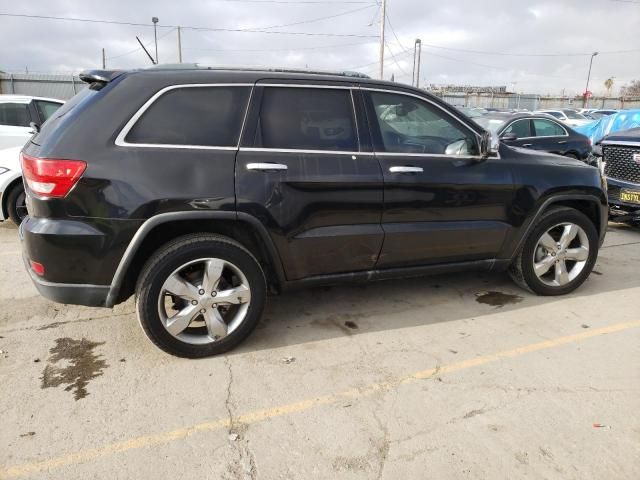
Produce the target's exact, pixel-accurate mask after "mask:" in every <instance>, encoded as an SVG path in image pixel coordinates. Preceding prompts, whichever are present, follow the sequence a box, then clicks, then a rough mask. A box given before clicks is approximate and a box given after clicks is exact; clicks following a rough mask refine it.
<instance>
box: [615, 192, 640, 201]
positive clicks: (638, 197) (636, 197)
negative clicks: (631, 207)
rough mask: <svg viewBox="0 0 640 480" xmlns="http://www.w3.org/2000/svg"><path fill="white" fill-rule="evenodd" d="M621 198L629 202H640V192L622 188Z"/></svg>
mask: <svg viewBox="0 0 640 480" xmlns="http://www.w3.org/2000/svg"><path fill="white" fill-rule="evenodd" d="M620 200H622V201H623V202H629V203H640V192H634V191H631V190H621V191H620Z"/></svg>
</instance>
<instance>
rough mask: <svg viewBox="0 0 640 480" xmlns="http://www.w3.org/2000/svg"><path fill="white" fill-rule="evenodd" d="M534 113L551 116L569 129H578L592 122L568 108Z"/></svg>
mask: <svg viewBox="0 0 640 480" xmlns="http://www.w3.org/2000/svg"><path fill="white" fill-rule="evenodd" d="M535 113H544V114H545V115H551V116H552V117H555V118H557V119H558V120H560V121H561V122H562V123H565V124H567V125H569V126H570V127H578V126H580V125H584V124H586V123H589V122H593V120H589V119H588V118H587V117H585V116H584V115H580V114H579V113H578V112H576V111H575V110H571V109H570V108H561V109H559V110H538V111H537V112H535Z"/></svg>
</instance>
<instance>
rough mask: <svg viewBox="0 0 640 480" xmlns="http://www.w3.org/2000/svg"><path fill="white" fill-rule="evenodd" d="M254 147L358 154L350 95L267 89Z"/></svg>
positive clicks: (338, 91)
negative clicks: (354, 152) (356, 152)
mask: <svg viewBox="0 0 640 480" xmlns="http://www.w3.org/2000/svg"><path fill="white" fill-rule="evenodd" d="M254 144H255V146H256V147H262V148H281V149H296V150H338V151H340V150H342V151H357V150H358V135H357V133H356V125H355V120H354V115H353V103H352V101H351V92H350V91H349V90H346V89H322V88H286V87H266V88H265V89H264V94H263V97H262V106H261V109H260V120H259V125H258V129H257V131H256V141H255V142H254Z"/></svg>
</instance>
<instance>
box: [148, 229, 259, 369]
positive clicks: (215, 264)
mask: <svg viewBox="0 0 640 480" xmlns="http://www.w3.org/2000/svg"><path fill="white" fill-rule="evenodd" d="M265 297H266V282H265V278H264V273H263V271H262V269H261V267H260V264H259V263H258V261H257V260H256V259H255V258H254V256H253V255H251V253H250V252H249V251H248V250H246V249H245V248H244V247H243V246H242V245H240V244H239V243H237V242H235V241H233V240H231V239H229V238H226V237H222V236H219V235H211V234H197V235H189V236H185V237H181V238H179V239H177V240H175V241H173V242H170V243H169V244H167V245H166V246H165V247H163V248H161V249H160V250H158V251H157V252H156V253H155V254H154V255H153V256H152V257H151V258H150V259H149V261H148V262H147V264H146V265H145V267H144V269H143V272H142V274H141V275H140V278H139V280H138V285H137V287H136V307H137V311H138V318H139V320H140V324H141V325H142V328H143V329H144V331H145V333H146V334H147V336H148V337H149V339H150V340H151V341H153V342H154V343H155V344H156V345H157V346H158V347H160V348H161V349H162V350H164V351H166V352H168V353H171V354H172V355H177V356H181V357H189V358H197V357H206V356H210V355H216V354H219V353H222V352H225V351H227V350H230V349H231V348H233V347H235V346H236V345H237V344H239V343H240V342H241V341H243V340H244V339H245V338H246V337H247V336H248V335H249V334H250V333H251V331H252V330H253V329H254V328H255V326H256V325H257V323H258V321H259V319H260V316H261V314H262V310H263V308H264V303H265Z"/></svg>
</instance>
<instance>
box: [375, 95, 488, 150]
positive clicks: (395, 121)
mask: <svg viewBox="0 0 640 480" xmlns="http://www.w3.org/2000/svg"><path fill="white" fill-rule="evenodd" d="M370 95H371V100H372V105H373V109H374V111H375V117H376V118H377V120H378V124H377V126H378V128H379V132H378V133H379V135H380V139H381V143H382V145H379V146H378V148H379V149H382V150H384V151H386V152H397V153H433V154H457V155H469V154H475V153H476V152H477V148H476V141H475V138H474V135H473V134H471V133H470V132H469V131H467V130H466V129H464V127H462V126H461V125H460V124H458V123H457V122H456V121H455V120H454V118H453V117H451V116H449V115H448V114H447V113H446V112H444V111H442V110H440V109H439V108H437V107H435V106H432V105H430V104H429V103H427V102H426V101H422V100H420V99H418V98H413V97H409V96H407V95H399V94H394V93H381V92H371V93H370Z"/></svg>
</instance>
